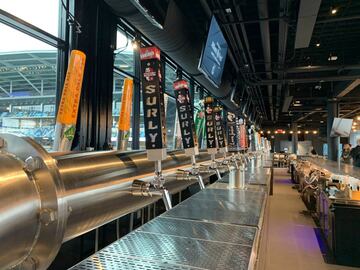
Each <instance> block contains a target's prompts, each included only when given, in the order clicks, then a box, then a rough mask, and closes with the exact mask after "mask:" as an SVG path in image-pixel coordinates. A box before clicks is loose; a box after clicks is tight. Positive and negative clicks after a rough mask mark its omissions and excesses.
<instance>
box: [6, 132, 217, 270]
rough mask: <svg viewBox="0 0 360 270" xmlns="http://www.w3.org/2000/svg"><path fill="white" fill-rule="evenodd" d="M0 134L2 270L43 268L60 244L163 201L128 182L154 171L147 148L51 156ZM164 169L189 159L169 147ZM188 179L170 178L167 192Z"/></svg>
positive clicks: (31, 144)
mask: <svg viewBox="0 0 360 270" xmlns="http://www.w3.org/2000/svg"><path fill="white" fill-rule="evenodd" d="M0 138H2V139H4V143H3V145H2V148H1V149H0V150H1V153H0V212H1V218H0V268H1V269H7V268H11V267H15V266H18V267H19V268H20V267H21V269H27V268H29V269H46V268H47V267H48V265H49V264H50V263H51V262H52V260H53V259H54V258H55V256H56V254H57V252H58V250H59V248H60V246H61V244H62V243H63V242H66V241H68V240H70V239H73V238H74V237H76V236H79V235H81V234H84V233H86V232H88V231H90V230H93V229H95V228H97V227H99V226H101V225H103V224H106V223H108V222H110V221H112V220H115V219H117V218H119V217H121V216H124V215H126V214H128V213H131V212H134V211H136V210H137V209H140V208H142V207H144V206H146V205H148V204H151V203H153V202H155V201H157V200H159V199H161V197H156V196H153V197H141V196H133V195H132V193H131V185H132V182H133V180H135V179H143V180H144V179H145V181H150V180H151V177H152V176H153V172H154V164H153V162H151V161H148V160H147V159H146V153H145V152H139V151H138V152H129V153H120V152H117V151H107V152H87V153H75V154H71V153H65V154H52V155H50V154H49V153H47V151H46V150H44V149H43V148H42V147H41V146H40V145H38V144H37V143H36V142H35V141H33V140H31V139H29V138H26V137H17V136H14V135H10V134H0ZM198 160H199V162H204V161H209V160H210V157H209V155H208V154H207V153H204V152H203V153H200V154H199V156H198ZM162 166H163V171H164V173H165V174H166V173H169V172H170V171H174V170H176V169H177V168H179V167H180V168H182V167H183V168H185V167H190V166H191V164H190V160H189V158H188V157H187V156H186V155H185V154H184V153H183V152H182V151H174V152H170V153H169V156H168V158H167V159H165V160H164V161H163V163H162ZM146 177H147V178H148V179H147V178H146ZM194 183H196V180H195V179H194V180H192V181H179V180H177V177H168V178H166V182H165V185H164V186H165V187H166V188H167V189H168V190H169V192H170V193H172V194H173V193H176V192H179V191H180V190H182V189H185V188H186V187H187V186H189V185H191V184H194ZM9 247H11V248H9Z"/></svg>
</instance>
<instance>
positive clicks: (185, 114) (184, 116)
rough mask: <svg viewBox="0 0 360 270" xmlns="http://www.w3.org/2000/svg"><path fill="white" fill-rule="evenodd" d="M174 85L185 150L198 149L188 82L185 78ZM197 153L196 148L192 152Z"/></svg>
mask: <svg viewBox="0 0 360 270" xmlns="http://www.w3.org/2000/svg"><path fill="white" fill-rule="evenodd" d="M173 86H174V92H175V99H176V107H177V111H178V116H179V117H178V118H179V124H180V131H181V138H182V143H183V146H184V149H185V151H186V149H190V148H196V149H197V138H196V133H195V124H194V116H193V110H192V106H191V100H190V95H189V85H188V82H187V81H185V80H177V81H175V82H174V85H173ZM197 153H198V151H196V150H195V151H194V152H193V153H192V154H193V155H195V154H197Z"/></svg>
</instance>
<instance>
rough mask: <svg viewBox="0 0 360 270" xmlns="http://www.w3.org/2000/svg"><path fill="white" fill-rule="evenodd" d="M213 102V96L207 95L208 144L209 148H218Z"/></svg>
mask: <svg viewBox="0 0 360 270" xmlns="http://www.w3.org/2000/svg"><path fill="white" fill-rule="evenodd" d="M213 102H214V99H213V98H212V97H206V98H205V100H204V107H205V126H206V129H205V130H206V145H207V148H208V149H215V150H216V149H217V147H216V137H215V119H214V112H213Z"/></svg>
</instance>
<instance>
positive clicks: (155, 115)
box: [133, 46, 172, 210]
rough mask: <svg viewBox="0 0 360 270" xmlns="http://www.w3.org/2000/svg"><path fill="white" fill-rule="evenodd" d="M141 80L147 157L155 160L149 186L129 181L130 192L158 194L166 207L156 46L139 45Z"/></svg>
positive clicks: (161, 98)
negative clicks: (131, 183) (131, 189)
mask: <svg viewBox="0 0 360 270" xmlns="http://www.w3.org/2000/svg"><path fill="white" fill-rule="evenodd" d="M140 60H141V82H142V98H143V109H144V125H145V139H146V152H147V158H148V160H150V161H154V162H155V176H154V179H153V180H152V182H151V186H150V185H149V184H148V183H145V182H143V181H140V180H135V181H134V183H133V194H134V195H149V196H152V195H161V196H162V198H163V201H164V204H165V207H166V209H167V210H168V209H171V208H172V206H171V200H170V195H169V192H168V190H167V189H165V188H164V182H165V180H164V177H163V175H162V170H161V161H162V160H164V159H165V158H166V157H167V152H166V127H165V123H166V121H165V109H164V92H163V89H162V79H163V78H162V76H161V61H160V50H159V49H158V48H157V47H155V46H152V47H144V48H141V49H140Z"/></svg>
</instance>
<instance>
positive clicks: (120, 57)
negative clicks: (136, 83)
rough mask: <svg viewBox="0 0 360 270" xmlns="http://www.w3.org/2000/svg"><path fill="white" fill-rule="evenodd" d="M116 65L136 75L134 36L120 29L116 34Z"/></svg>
mask: <svg viewBox="0 0 360 270" xmlns="http://www.w3.org/2000/svg"><path fill="white" fill-rule="evenodd" d="M114 65H115V67H117V68H118V69H121V70H123V71H125V72H127V73H129V74H132V75H134V50H133V47H132V38H131V37H130V36H127V35H126V34H125V33H124V32H122V31H120V30H119V31H118V32H117V36H116V50H115V64H114Z"/></svg>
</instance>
